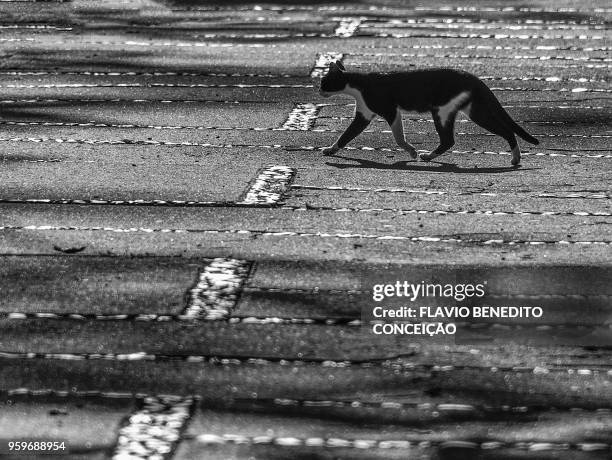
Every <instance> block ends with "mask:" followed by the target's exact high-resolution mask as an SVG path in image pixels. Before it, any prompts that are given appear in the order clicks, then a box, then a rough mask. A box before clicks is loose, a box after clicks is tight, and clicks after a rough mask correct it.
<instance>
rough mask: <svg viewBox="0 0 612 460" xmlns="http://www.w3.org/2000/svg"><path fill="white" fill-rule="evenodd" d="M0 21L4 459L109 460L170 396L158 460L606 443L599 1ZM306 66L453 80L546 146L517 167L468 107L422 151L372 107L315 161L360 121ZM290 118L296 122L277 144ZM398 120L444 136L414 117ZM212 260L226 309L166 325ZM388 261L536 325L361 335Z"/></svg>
mask: <svg viewBox="0 0 612 460" xmlns="http://www.w3.org/2000/svg"><path fill="white" fill-rule="evenodd" d="M0 17H1V18H2V19H1V20H0V57H1V58H2V59H1V60H0V184H2V185H1V186H0V259H1V261H0V292H1V293H2V296H0V297H1V298H0V331H1V334H0V362H1V368H2V371H0V399H1V400H2V401H3V403H5V404H6V406H7V410H3V411H0V442H2V443H3V444H2V445H0V453H5V451H4V450H2V449H6V446H4V444H6V443H5V441H6V442H8V441H9V440H16V439H25V440H27V439H31V438H33V437H36V436H42V437H44V438H49V439H65V440H67V442H68V444H69V446H70V449H71V453H70V455H69V456H68V458H90V459H93V458H106V457H108V456H112V454H113V452H115V449H116V448H117V446H118V445H119V444H120V436H119V432H120V429H121V427H122V426H124V425H125V424H126V423H129V422H130V420H131V419H130V418H129V417H130V414H134V413H137V412H138V411H139V410H141V408H142V405H143V404H146V403H145V399H144V397H145V396H146V395H158V394H171V395H181V396H188V395H195V396H196V397H197V398H198V399H196V400H195V401H196V402H195V403H194V405H193V408H192V412H193V414H192V416H191V418H190V421H189V424H188V426H186V427H185V428H184V429H183V431H181V433H180V436H179V438H178V439H177V440H176V441H175V442H171V443H170V444H169V445H170V446H171V449H170V452H167V453H165V454H164V456H165V458H170V457H173V458H177V459H191V458H211V459H212V458H214V459H217V458H218V459H227V458H232V459H243V458H244V459H247V458H257V459H259V458H261V459H264V458H265V459H269V458H275V459H283V458H304V459H306V458H320V459H324V458H325V459H327V458H351V459H353V458H359V459H361V458H363V459H365V458H385V459H386V458H406V455H412V456H414V457H415V458H431V459H454V458H479V459H516V458H530V459H536V458H537V459H543V458H562V459H604V458H609V455H610V452H612V437H611V436H610V426H611V423H612V420H611V419H610V410H612V397H611V396H610V391H609V389H610V385H611V384H612V367H611V366H610V358H611V354H610V344H611V343H612V341H611V337H610V333H611V329H610V328H611V327H612V323H611V322H610V321H611V319H610V318H612V302H611V300H610V299H611V298H612V288H611V287H610V286H611V285H612V284H611V283H610V279H611V270H612V267H611V265H610V261H611V260H612V226H611V224H612V206H611V205H610V198H611V194H612V188H611V186H610V173H611V172H612V167H611V164H612V151H611V149H610V138H611V136H612V128H611V127H610V107H611V104H610V93H609V92H610V85H609V72H610V66H611V65H612V64H611V63H610V59H609V56H610V52H609V50H610V48H609V44H610V32H609V29H608V24H609V21H610V20H611V18H612V9H610V7H609V5H607V4H606V3H605V2H600V1H588V2H581V3H580V4H579V5H577V4H576V3H575V2H569V1H561V2H550V1H546V0H535V1H531V2H527V3H525V2H523V3H521V4H512V5H510V4H508V3H506V2H503V3H502V2H499V1H498V0H486V1H479V2H472V3H470V5H469V6H466V5H465V4H459V3H455V2H444V3H435V5H433V4H431V3H428V2H420V3H418V4H414V5H412V4H411V5H410V6H407V5H405V4H404V2H397V1H382V0H381V1H378V2H368V4H367V5H365V4H360V3H357V2H352V3H351V2H348V3H346V2H341V3H336V4H335V3H320V2H314V3H311V4H307V3H291V4H290V5H287V4H285V3H284V2H276V3H270V4H257V5H256V4H254V3H250V2H236V3H235V4H234V3H232V4H231V5H228V4H225V3H219V4H211V3H210V2H206V3H205V4H200V3H195V2H190V1H186V0H176V1H161V2H153V1H151V0H140V1H138V2H129V3H125V2H105V3H104V4H97V3H96V2H85V1H74V2H44V3H39V2H10V1H8V2H0ZM354 19H359V20H360V23H359V26H358V27H357V28H356V29H355V30H353V32H349V33H348V34H349V35H351V34H352V35H351V36H346V37H342V36H341V34H342V32H341V30H340V29H339V27H341V26H342V27H344V26H348V27H350V21H351V20H354ZM339 30H340V31H339ZM325 53H327V54H330V55H333V54H336V55H339V56H340V55H341V56H342V60H343V63H344V65H345V66H346V67H347V68H348V69H349V70H361V71H393V70H400V69H411V68H422V67H438V66H450V67H457V68H462V69H464V70H467V71H470V72H473V73H475V74H476V75H478V76H480V77H481V78H483V80H484V81H485V82H486V83H487V84H488V85H489V86H490V87H491V88H493V91H494V92H495V94H496V95H497V96H498V98H499V99H500V101H501V102H502V104H503V105H504V106H505V107H506V108H507V110H508V112H509V113H510V114H511V115H512V116H513V118H514V119H515V120H517V121H518V122H519V123H520V124H521V125H522V126H524V127H525V129H526V130H527V131H529V132H530V133H532V134H534V135H535V136H536V137H538V138H539V139H540V141H541V144H540V145H538V146H532V145H528V144H526V143H524V142H522V141H520V142H521V148H522V150H523V155H524V156H523V160H522V162H521V166H520V167H519V168H513V167H511V165H510V158H511V157H510V155H509V152H508V146H507V145H506V143H505V141H503V140H502V139H500V138H498V137H495V136H490V135H488V133H486V132H483V131H482V130H481V129H480V128H478V127H477V126H475V125H474V124H472V123H470V122H468V120H467V119H465V118H462V119H459V120H458V123H457V125H456V132H457V135H456V144H455V146H454V147H453V151H452V152H448V153H447V154H445V155H444V156H442V157H440V158H439V160H440V161H439V162H432V163H424V162H420V161H414V160H410V159H409V157H408V155H407V154H406V153H405V152H402V151H399V150H398V149H397V147H396V146H395V144H394V142H393V138H392V135H391V133H390V132H389V127H388V126H387V125H386V123H383V122H381V121H378V120H377V121H375V122H373V123H372V124H371V126H370V127H369V128H368V130H367V131H366V132H365V133H363V134H362V135H361V136H360V137H358V138H357V139H355V140H354V141H353V142H352V143H351V144H350V145H349V148H347V149H345V150H343V151H341V152H338V153H337V154H336V155H335V156H330V157H325V156H322V154H321V153H320V151H319V149H320V148H322V147H325V146H328V145H330V144H331V143H333V141H334V140H335V139H336V138H337V137H338V136H339V134H340V133H341V132H343V130H344V128H345V127H346V126H347V125H348V123H349V122H350V119H351V117H352V113H353V107H352V100H351V99H350V98H348V97H335V98H331V99H325V98H322V97H320V96H319V95H318V94H317V92H316V87H317V84H318V81H317V79H315V78H312V77H311V72H313V70H315V66H316V65H317V64H316V63H317V62H318V59H320V55H321V54H325ZM298 104H315V105H316V118H315V119H314V120H312V122H311V124H310V125H309V126H307V127H306V129H305V130H297V131H296V130H292V129H288V128H287V126H286V125H285V122H286V121H287V119H288V117H289V114H290V113H291V111H292V110H293V109H294V108H295V107H296V106H297V105H298ZM404 127H405V131H406V136H407V139H408V140H409V142H411V143H413V144H414V145H415V146H416V148H417V149H418V150H420V151H429V150H431V149H433V148H435V146H436V145H437V135H436V134H435V130H434V127H433V123H431V120H430V119H429V115H428V114H415V113H410V114H404ZM270 165H282V166H288V167H290V168H293V170H294V171H295V176H294V177H293V178H292V179H291V182H290V183H289V184H288V185H287V187H286V189H285V190H284V191H283V194H282V199H281V201H280V202H278V203H276V204H274V205H265V206H245V205H243V204H240V202H241V200H243V199H244V197H245V196H246V193H247V191H248V190H249V189H250V188H251V187H252V186H253V184H254V181H255V179H256V177H257V176H258V174H259V173H260V172H261V171H262V170H263V169H264V168H265V167H268V166H270ZM113 202H114V203H113ZM186 202H187V203H186ZM215 257H221V258H228V257H229V258H236V259H243V260H247V261H249V262H250V267H251V268H250V273H249V276H248V278H247V279H246V281H245V282H244V286H243V289H242V293H241V296H240V299H239V301H238V303H237V304H236V306H235V308H234V309H233V311H232V315H231V316H232V317H231V318H230V319H229V320H228V321H205V320H198V319H196V320H193V319H186V318H184V317H182V316H181V315H183V313H184V310H185V308H186V307H185V306H186V304H187V303H188V302H189V295H190V292H191V290H192V289H193V288H194V285H195V284H196V283H197V280H198V276H199V273H200V272H201V271H202V270H203V269H204V268H205V267H206V266H207V264H208V263H209V262H210V259H211V258H215ZM387 277H388V278H389V279H390V280H391V281H393V280H395V279H396V277H403V279H409V280H415V281H421V280H423V281H428V282H432V281H433V282H439V281H440V280H441V279H445V280H450V281H449V282H457V281H458V280H463V281H464V282H477V281H480V280H486V281H487V297H485V298H484V300H483V302H484V303H485V304H487V305H495V306H517V307H518V306H530V307H537V306H539V307H542V308H543V309H544V312H545V315H544V317H543V318H540V319H537V320H524V321H509V320H486V321H481V322H478V323H477V324H470V323H469V322H468V323H467V324H463V325H462V326H461V330H460V335H458V336H457V337H458V338H457V340H455V339H454V338H453V339H448V338H446V339H445V338H439V337H428V336H407V337H403V336H385V337H374V336H373V335H372V334H371V333H370V332H369V327H368V325H367V323H361V322H360V321H364V320H365V317H364V316H363V315H362V313H363V311H365V310H367V309H368V307H370V306H371V303H372V302H371V299H370V296H369V289H370V288H371V284H372V283H373V282H374V281H373V280H378V282H386V281H385V280H386V278H387ZM391 281H389V282H391ZM396 300H397V299H396ZM443 303H444V302H443V301H439V300H438V299H426V300H423V302H422V305H428V306H438V305H441V304H443ZM451 303H452V302H451ZM454 304H455V305H461V304H460V303H459V302H457V303H454ZM394 305H396V306H399V305H398V304H397V302H395V304H394ZM16 389H21V390H17V391H16ZM286 400H288V401H290V402H287V401H286ZM283 401H285V402H283ZM84 427H86V428H84ZM224 435H226V437H223V436H224ZM207 436H208V437H207ZM232 436H234V438H232ZM240 437H243V438H240ZM258 437H259V438H258ZM320 438H325V439H327V441H325V442H326V443H324V445H320V444H317V443H318V442H319V441H317V440H318V439H320ZM329 438H332V439H329ZM266 439H267V440H266ZM334 439H335V441H334ZM296 440H297V441H296ZM359 440H362V441H363V440H369V441H371V442H372V443H373V444H371V443H370V444H367V443H366V444H359V442H358V441H359ZM384 441H409V442H410V443H412V444H410V446H411V447H410V448H409V449H408V448H406V446H405V445H404V446H403V447H401V446H400V447H397V446H396V447H394V448H387V447H386V446H385V444H384ZM451 441H452V442H451ZM296 442H297V443H298V444H296ZM380 442H383V444H382V445H381V444H380ZM487 442H489V444H486V443H487ZM143 457H144V458H147V457H146V455H145V456H141V457H140V458H143ZM9 458H10V457H9ZM15 458H22V457H20V456H15ZM61 458H66V457H64V456H62V457H61ZM411 458H412V457H411Z"/></svg>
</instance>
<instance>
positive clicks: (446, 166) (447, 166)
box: [325, 154, 541, 174]
mask: <svg viewBox="0 0 612 460" xmlns="http://www.w3.org/2000/svg"><path fill="white" fill-rule="evenodd" d="M328 156H329V157H330V158H340V159H343V160H349V161H356V162H357V163H358V164H347V163H333V162H330V161H327V162H325V164H326V165H328V166H332V167H334V168H338V169H351V168H369V169H396V170H401V171H420V172H447V173H454V174H498V173H507V172H513V171H519V170H520V171H531V170H534V169H541V168H522V167H521V166H520V165H519V166H499V167H488V168H479V167H478V166H474V167H471V168H463V167H460V166H457V165H456V164H455V163H442V162H439V161H430V162H428V163H424V162H422V161H418V160H404V161H396V162H395V163H379V162H377V161H372V160H365V159H363V158H352V157H347V156H342V155H337V154H334V155H328ZM434 165H436V166H434Z"/></svg>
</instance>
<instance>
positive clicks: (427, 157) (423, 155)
mask: <svg viewBox="0 0 612 460" xmlns="http://www.w3.org/2000/svg"><path fill="white" fill-rule="evenodd" d="M419 158H421V160H423V161H431V160H433V159H434V158H435V157H434V156H433V155H432V154H431V153H421V154H420V155H419Z"/></svg>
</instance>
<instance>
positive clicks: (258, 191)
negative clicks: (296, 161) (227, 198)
mask: <svg viewBox="0 0 612 460" xmlns="http://www.w3.org/2000/svg"><path fill="white" fill-rule="evenodd" d="M294 175H295V170H294V169H293V168H290V167H288V166H269V167H267V168H266V169H264V170H263V171H262V172H261V173H260V174H259V175H258V176H257V178H256V179H255V182H253V185H251V188H250V189H249V190H248V191H247V192H246V194H245V196H244V198H243V200H242V201H239V202H238V203H237V204H241V205H275V204H278V203H279V202H280V201H281V199H282V197H283V194H284V193H285V191H286V190H287V189H288V188H289V183H290V182H291V179H293V176H294Z"/></svg>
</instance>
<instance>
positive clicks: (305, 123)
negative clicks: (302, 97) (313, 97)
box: [281, 102, 320, 131]
mask: <svg viewBox="0 0 612 460" xmlns="http://www.w3.org/2000/svg"><path fill="white" fill-rule="evenodd" d="M319 110H320V106H318V105H316V104H312V103H310V102H308V103H298V104H296V106H295V107H294V108H293V110H292V111H291V113H290V114H289V116H288V117H287V121H285V123H283V126H282V127H281V129H284V130H289V131H308V130H309V129H311V128H312V127H313V126H314V124H315V122H316V120H317V115H318V114H319Z"/></svg>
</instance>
